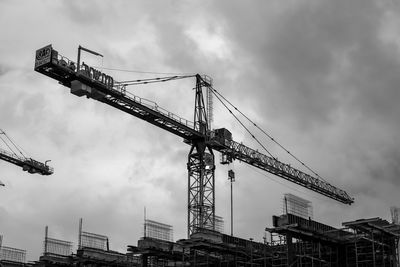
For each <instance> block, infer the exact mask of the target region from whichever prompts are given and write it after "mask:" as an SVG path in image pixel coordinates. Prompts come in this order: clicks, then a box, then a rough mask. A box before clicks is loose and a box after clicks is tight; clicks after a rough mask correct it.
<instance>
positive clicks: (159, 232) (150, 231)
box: [144, 219, 173, 241]
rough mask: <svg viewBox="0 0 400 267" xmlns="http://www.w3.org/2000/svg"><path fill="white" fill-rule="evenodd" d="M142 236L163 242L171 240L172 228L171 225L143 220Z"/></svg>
mask: <svg viewBox="0 0 400 267" xmlns="http://www.w3.org/2000/svg"><path fill="white" fill-rule="evenodd" d="M144 236H145V237H149V238H154V239H159V240H164V241H172V240H173V228H172V226H171V225H168V224H164V223H160V222H156V221H153V220H148V219H145V221H144Z"/></svg>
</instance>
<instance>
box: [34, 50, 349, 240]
mask: <svg viewBox="0 0 400 267" xmlns="http://www.w3.org/2000/svg"><path fill="white" fill-rule="evenodd" d="M80 48H82V47H80ZM35 71H37V72H39V73H42V74H44V75H46V76H48V77H50V78H53V79H55V80H57V81H58V82H59V83H60V84H62V85H64V86H66V87H68V88H70V92H71V93H72V94H74V95H76V96H86V97H87V98H92V99H94V100H97V101H100V102H102V103H105V104H107V105H110V106H112V107H115V108H117V109H119V110H121V111H123V112H126V113H129V114H131V115H133V116H135V117H138V118H140V119H142V120H145V121H147V122H149V123H151V124H153V125H155V126H157V127H159V128H162V129H164V130H166V131H168V132H170V133H172V134H175V135H177V136H180V137H182V138H183V139H184V142H185V143H187V144H188V145H190V150H189V153H188V162H187V169H188V236H190V235H191V234H192V233H195V232H197V231H198V230H199V229H203V228H206V229H211V230H215V187H214V185H215V157H214V152H213V151H214V150H215V151H218V152H220V153H222V155H223V156H224V158H226V159H227V161H228V162H231V161H232V160H235V159H238V160H240V161H242V162H245V163H247V164H249V165H251V166H254V167H257V168H259V169H262V170H264V171H267V172H269V173H272V174H275V175H277V176H278V177H281V178H283V179H286V180H288V181H291V182H293V183H296V184H298V185H301V186H303V187H305V188H308V189H310V190H312V191H314V192H317V193H320V194H322V195H325V196H327V197H329V198H332V199H334V200H337V201H339V202H342V203H345V204H351V203H353V202H354V201H353V199H352V198H351V197H350V196H349V195H348V194H347V193H346V192H345V191H343V190H341V189H339V188H337V187H335V186H333V185H331V184H329V183H327V182H325V181H323V180H321V179H318V178H317V177H312V176H310V175H308V174H306V173H303V172H301V171H300V170H297V169H295V168H293V167H291V166H290V165H288V164H285V163H282V162H280V161H278V160H277V159H275V158H272V157H268V156H266V155H264V154H262V153H260V152H258V151H256V150H253V149H251V148H249V147H246V146H245V145H243V144H241V143H237V142H235V141H233V140H232V135H231V133H230V132H229V131H228V130H227V129H224V128H222V129H216V130H213V131H212V130H211V129H209V122H208V114H207V108H206V106H205V104H204V97H203V89H207V88H210V87H211V79H210V78H208V77H207V76H200V75H198V74H197V75H195V78H196V88H195V89H196V90H195V108H194V121H193V122H190V121H188V120H185V119H183V118H181V117H179V116H177V115H175V114H173V113H172V112H169V111H166V110H164V109H162V108H161V107H159V106H158V105H157V104H156V103H155V102H151V101H148V100H145V99H142V98H140V97H138V96H135V95H133V94H130V93H128V92H126V90H125V87H124V85H123V84H120V83H117V82H114V79H113V78H112V77H111V76H108V75H106V74H105V73H102V72H100V71H98V70H96V69H94V68H92V67H90V66H88V65H86V64H84V63H82V64H79V65H77V64H76V63H75V62H73V61H71V60H69V59H68V58H66V57H64V56H62V55H60V54H59V53H58V52H57V51H56V50H54V49H53V48H52V46H51V45H48V46H46V47H43V48H41V49H38V50H37V51H36V60H35ZM208 112H209V111H208Z"/></svg>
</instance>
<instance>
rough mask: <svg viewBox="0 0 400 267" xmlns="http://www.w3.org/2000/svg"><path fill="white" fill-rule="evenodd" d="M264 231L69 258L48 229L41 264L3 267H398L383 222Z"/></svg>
mask: <svg viewBox="0 0 400 267" xmlns="http://www.w3.org/2000/svg"><path fill="white" fill-rule="evenodd" d="M265 231H266V233H267V234H268V238H265V239H263V240H262V241H261V242H260V241H255V240H254V239H253V238H249V239H243V238H238V237H234V236H231V235H226V234H222V233H219V232H216V231H212V230H209V229H201V230H199V231H197V232H196V233H194V234H193V235H192V236H191V238H190V239H180V240H177V241H176V242H173V241H167V240H163V239H159V238H154V237H142V238H140V239H139V240H138V241H137V244H136V245H128V246H127V251H126V252H118V251H113V250H111V249H110V246H109V245H107V246H98V245H96V244H95V243H91V242H86V243H85V244H86V245H82V246H79V247H78V249H77V250H76V251H75V252H70V253H69V254H68V253H65V252H66V251H68V249H69V248H70V246H71V245H72V242H68V241H62V240H59V239H53V238H50V237H48V234H47V228H46V234H45V241H44V243H47V246H45V248H44V252H43V254H42V255H41V256H40V258H39V259H38V260H37V261H34V262H29V263H26V262H25V258H24V257H25V256H23V258H21V256H17V254H18V253H20V252H21V251H20V250H18V251H17V254H15V255H14V256H12V257H11V256H7V258H4V256H3V257H2V258H0V266H2V267H8V266H10V267H11V266H30V267H34V266H38V267H56V266H60V267H61V266H63V267H67V266H71V267H72V266H82V267H83V266H87V267H104V266H110V267H118V266H119V267H141V266H143V267H147V266H160V267H161V266H163V267H164V266H228V267H230V266H232V267H233V266H235V267H236V266H259V267H261V266H263V267H383V266H386V267H398V266H399V255H398V241H399V238H400V226H399V225H397V224H393V223H389V222H388V221H386V220H384V219H381V218H369V219H358V220H354V221H348V222H343V223H342V227H341V228H335V227H332V226H330V225H326V224H323V223H321V222H318V221H315V220H311V219H305V218H302V217H300V216H297V215H293V214H290V213H285V214H282V215H278V216H273V217H272V226H271V227H267V228H266V229H265ZM90 236H91V237H93V238H94V239H96V236H103V237H105V239H106V240H108V237H106V236H104V235H90ZM81 238H82V237H79V239H81ZM54 240H56V241H54ZM53 241H54V242H53ZM107 243H108V242H107ZM50 244H51V245H50ZM50 247H52V248H51V249H50ZM13 251H14V252H15V250H13ZM22 252H24V251H22ZM24 253H25V252H24ZM1 255H4V253H3V254H1ZM10 255H11V254H10ZM18 255H20V254H18ZM23 255H25V254H23Z"/></svg>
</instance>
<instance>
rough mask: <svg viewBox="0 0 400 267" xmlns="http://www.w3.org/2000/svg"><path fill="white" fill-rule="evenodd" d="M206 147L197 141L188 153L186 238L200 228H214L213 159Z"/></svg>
mask: <svg viewBox="0 0 400 267" xmlns="http://www.w3.org/2000/svg"><path fill="white" fill-rule="evenodd" d="M206 148H207V147H206V145H205V142H198V143H196V144H193V145H192V147H191V149H190V152H189V155H188V163H187V168H188V238H189V237H190V235H191V234H193V233H195V232H197V231H198V230H199V229H202V228H204V229H209V230H215V189H214V184H215V176H214V171H215V160H214V154H213V152H212V150H211V148H208V152H206Z"/></svg>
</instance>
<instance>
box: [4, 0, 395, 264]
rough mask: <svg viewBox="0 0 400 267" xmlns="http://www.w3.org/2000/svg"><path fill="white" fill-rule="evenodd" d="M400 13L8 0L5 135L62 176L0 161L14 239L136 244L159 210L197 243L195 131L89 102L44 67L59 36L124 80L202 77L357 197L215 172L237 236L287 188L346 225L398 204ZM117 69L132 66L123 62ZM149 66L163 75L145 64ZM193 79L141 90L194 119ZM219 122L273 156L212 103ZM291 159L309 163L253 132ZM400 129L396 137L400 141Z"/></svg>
mask: <svg viewBox="0 0 400 267" xmlns="http://www.w3.org/2000/svg"><path fill="white" fill-rule="evenodd" d="M399 13H400V9H399V4H398V2H397V1H392V0H381V1H376V0H335V1H330V0H315V1H314V0H296V1H280V0H276V1H273V0H269V1H261V0H260V1H232V0H226V1H120V0H116V1H56V0H47V1H19V0H0V25H2V26H1V28H0V33H1V34H0V93H1V96H0V129H3V130H4V131H5V132H6V133H7V134H8V135H9V136H10V137H11V138H12V139H13V140H14V141H15V142H16V143H17V144H18V145H19V146H20V147H22V148H23V149H24V151H26V152H27V153H28V155H29V156H31V157H33V158H35V159H37V160H40V161H42V162H44V161H45V160H51V162H50V164H51V165H52V166H53V167H54V169H55V173H54V174H53V175H51V176H40V175H37V174H36V175H31V174H28V173H26V172H23V171H22V170H21V169H20V168H19V167H17V166H14V165H12V164H9V163H7V162H0V170H1V171H0V180H1V181H2V182H3V183H5V184H6V186H5V187H1V188H0V234H2V235H3V237H4V238H3V245H6V246H11V247H16V248H21V249H26V250H27V259H28V260H37V259H38V257H39V255H40V253H41V252H42V242H43V240H44V228H45V226H46V225H48V226H49V234H50V236H51V237H53V238H57V239H64V240H67V241H71V242H74V244H75V245H76V244H77V241H78V221H79V218H83V229H84V230H85V231H88V232H93V233H97V234H103V235H107V236H108V237H109V239H110V246H111V249H113V250H117V251H120V252H125V251H126V246H127V245H136V244H137V240H138V239H139V238H140V237H141V236H142V234H143V231H142V229H143V209H144V207H146V209H147V217H148V218H150V219H153V220H157V221H160V222H163V223H167V224H170V225H172V226H173V227H174V239H175V240H177V239H181V238H186V231H187V230H186V229H187V228H186V227H187V169H186V163H187V154H188V152H189V148H190V147H189V146H187V145H186V144H184V143H183V142H182V139H181V138H179V137H177V136H174V135H172V134H170V133H168V132H166V131H164V130H162V129H158V128H157V127H155V126H152V125H151V124H148V123H147V122H144V121H141V120H140V119H137V118H135V117H133V116H130V115H128V114H125V113H123V112H121V111H119V110H116V109H114V108H112V107H108V106H107V105H105V104H102V103H100V102H96V101H93V100H91V99H86V98H84V97H82V98H78V97H76V96H74V95H72V94H70V93H69V89H68V88H66V87H63V86H61V85H59V84H58V83H57V81H55V80H52V79H50V78H48V77H46V76H43V75H41V74H39V73H37V72H35V71H34V70H33V66H34V55H35V51H36V49H39V48H41V47H43V46H46V45H48V44H52V45H53V48H55V49H56V50H58V52H59V53H60V54H62V55H64V56H66V57H68V58H70V59H72V60H75V59H76V56H77V48H78V45H82V46H84V47H87V48H89V49H92V50H95V51H97V52H99V53H102V54H103V55H104V58H103V59H101V58H96V57H93V56H91V55H88V54H85V55H83V60H84V61H86V62H90V64H92V65H94V66H97V67H99V68H100V67H102V68H104V72H106V73H108V74H109V75H111V76H113V77H114V79H115V80H128V79H141V78H149V77H160V76H165V75H161V74H157V73H200V74H207V75H209V76H210V77H212V78H213V82H214V87H215V88H216V89H217V90H218V91H219V92H220V93H221V94H222V95H224V96H225V97H226V98H227V99H229V100H230V101H231V102H232V103H234V104H235V105H236V106H237V107H238V108H239V109H240V110H241V111H243V112H244V113H245V114H246V115H248V116H249V117H250V118H251V119H253V120H254V121H255V122H256V123H257V124H258V125H260V127H262V128H263V129H264V130H265V131H267V132H268V133H270V134H271V135H272V136H273V137H274V138H276V139H277V140H278V141H279V142H280V143H281V144H283V145H284V146H285V147H286V148H287V149H288V150H290V151H291V152H292V153H293V154H295V155H296V156H297V157H298V158H300V159H301V160H302V161H304V162H305V163H307V164H308V165H309V166H310V167H311V168H312V169H314V170H315V171H316V172H317V173H318V174H320V175H321V176H322V177H324V179H326V180H327V181H328V182H330V183H331V184H333V185H335V186H337V187H339V188H342V189H344V190H346V191H347V192H348V193H349V194H350V195H351V196H352V197H354V198H355V202H354V204H353V205H351V206H348V205H344V204H340V203H337V202H335V201H334V200H331V199H328V198H326V197H323V196H320V195H318V194H315V193H313V192H310V191H307V190H306V189H303V188H301V187H298V186H296V185H293V184H291V183H289V182H285V181H283V180H281V179H279V178H277V177H274V176H273V175H271V174H268V173H263V172H261V171H259V170H256V169H254V168H251V167H249V166H246V165H245V164H243V163H240V162H235V163H234V166H230V167H227V166H222V165H218V166H217V171H216V195H217V196H216V213H217V214H218V215H220V216H223V217H224V219H225V231H226V232H227V233H229V232H230V228H229V218H230V217H229V210H230V209H229V207H230V206H229V205H230V202H229V199H230V191H229V182H228V180H227V171H228V169H229V168H233V169H234V170H235V172H236V178H237V181H236V182H235V184H234V217H235V219H234V224H235V229H234V232H235V234H236V235H237V236H239V237H242V238H254V239H255V240H258V241H261V240H262V236H263V235H264V229H265V227H271V226H272V220H271V216H272V215H277V214H280V213H281V208H282V196H283V194H284V193H292V194H295V195H298V196H300V197H302V198H305V199H308V200H310V201H312V202H313V206H314V219H316V220H317V221H321V222H323V223H326V224H330V225H332V226H335V227H340V226H341V223H342V222H344V221H350V220H355V219H360V218H371V217H382V218H384V219H387V220H390V211H389V208H390V206H393V205H394V206H400V194H399V192H400V178H399V175H400V165H399V160H400V142H399V141H398V135H399V134H398V133H399V131H400V123H399V120H400V119H399V118H400V105H399V104H398V103H399V100H400V88H399V86H400V30H399V29H400V19H399V18H400V16H399V15H400V14H399ZM105 68H113V69H124V70H134V71H136V72H121V71H111V70H105ZM140 72H151V73H152V74H143V73H140ZM194 82H195V81H194V80H193V79H191V80H181V81H173V82H168V83H163V84H158V85H157V84H155V85H144V86H137V87H131V88H129V89H130V91H131V92H132V93H134V94H137V95H139V96H142V97H145V98H147V99H150V100H153V101H156V102H157V103H158V104H159V105H160V106H162V107H165V108H166V109H168V110H170V111H172V112H174V113H177V114H179V115H180V116H182V117H184V118H186V119H189V120H193V119H192V118H193V108H194V92H193V90H192V88H193V86H194ZM214 104H215V105H214V111H215V117H214V121H215V123H214V128H221V127H225V128H228V129H229V130H231V131H232V133H233V138H234V140H236V141H238V142H243V143H244V144H246V145H248V146H251V147H253V148H255V149H259V150H260V151H262V148H261V147H259V146H258V145H257V144H256V143H255V142H254V140H252V138H251V136H250V135H249V134H247V133H246V131H245V130H244V129H243V128H242V127H241V126H240V125H239V124H238V123H237V122H236V121H235V119H234V118H233V117H232V116H230V115H229V112H227V111H226V110H224V108H223V107H222V106H221V105H220V104H219V103H218V102H217V100H215V103H214ZM252 131H254V133H255V135H256V136H257V137H258V138H259V139H260V140H261V141H262V142H263V144H264V145H265V146H266V147H267V148H268V149H269V150H270V151H271V152H273V153H274V154H275V155H276V156H277V157H278V158H279V159H280V160H282V161H285V162H287V163H290V164H292V166H295V167H298V168H299V165H298V163H296V162H295V161H293V160H292V159H290V158H288V157H287V156H286V155H285V152H284V151H282V150H280V149H279V148H278V147H277V146H276V145H275V144H274V143H272V142H271V141H270V140H268V138H266V137H265V136H263V135H262V134H260V132H257V131H256V130H255V129H252ZM396 136H397V137H396Z"/></svg>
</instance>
